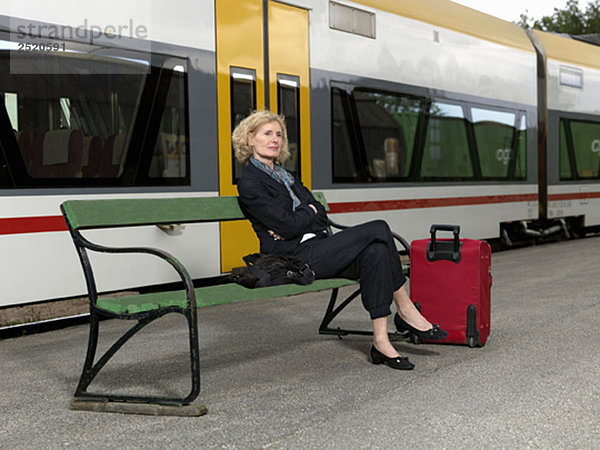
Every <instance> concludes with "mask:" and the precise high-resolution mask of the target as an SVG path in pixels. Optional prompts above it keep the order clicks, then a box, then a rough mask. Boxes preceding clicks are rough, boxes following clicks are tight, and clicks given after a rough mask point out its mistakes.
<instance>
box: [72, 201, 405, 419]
mask: <svg viewBox="0 0 600 450" xmlns="http://www.w3.org/2000/svg"><path fill="white" fill-rule="evenodd" d="M315 196H316V197H317V198H318V199H319V201H321V202H322V203H323V205H325V207H326V208H327V202H326V201H325V197H324V196H323V195H322V194H321V193H316V194H315ZM61 211H62V213H63V216H64V218H65V221H66V223H67V225H68V227H69V231H70V233H71V236H72V238H73V242H74V244H75V248H76V250H77V253H78V255H79V258H80V260H81V264H82V267H83V272H84V275H85V279H86V283H87V289H88V296H89V301H90V335H89V342H88V348H87V355H86V358H85V363H84V367H83V372H82V374H81V377H80V380H79V384H78V386H77V389H76V391H75V395H74V399H73V401H72V402H71V408H72V409H85V410H94V411H116V412H125V413H127V412H132V413H142V414H144V413H145V414H174V415H201V414H204V413H205V412H206V408H205V407H204V406H202V405H194V404H191V402H192V401H193V400H194V399H196V397H197V396H198V394H199V392H200V365H199V344H198V327H197V318H196V309H197V308H198V307H203V306H212V305H219V304H224V303H231V302H239V301H246V300H256V299H261V298H275V297H284V296H290V295H297V294H302V293H307V292H316V291H323V290H331V291H332V292H331V298H330V301H329V304H328V306H327V310H326V313H325V316H324V318H323V321H322V323H321V325H320V327H319V332H320V333H322V334H337V335H339V336H343V335H346V334H371V332H368V331H360V330H344V329H339V328H336V329H332V328H330V327H329V324H330V323H331V321H332V320H333V318H334V317H336V316H337V315H338V314H339V313H340V311H342V310H343V309H344V308H345V307H346V306H347V305H348V304H349V303H350V302H351V301H352V300H353V299H354V298H356V297H357V296H358V295H359V294H360V289H357V290H356V291H355V292H353V293H352V294H351V295H350V296H349V297H348V298H346V299H345V300H344V301H342V302H341V303H340V304H339V305H337V306H336V303H337V297H338V292H339V289H340V288H341V287H344V286H351V285H356V284H357V283H356V281H354V280H348V279H343V278H335V279H326V280H316V281H315V282H313V283H312V284H310V285H308V286H300V285H295V284H287V285H282V286H271V287H265V288H258V289H247V288H245V287H243V286H240V285H238V284H235V283H226V284H218V285H213V286H206V287H199V288H194V284H193V280H192V278H191V276H190V274H189V273H188V271H187V270H186V268H185V267H184V266H183V265H182V264H181V262H180V261H179V260H177V258H175V257H174V256H172V255H170V254H169V253H167V252H165V251H163V250H160V249H156V248H147V247H127V248H115V247H107V246H104V245H99V244H96V243H93V242H91V241H89V240H88V239H86V238H85V237H84V236H83V235H82V234H81V231H82V230H89V229H99V228H114V227H133V226H144V225H168V224H185V223H198V222H205V223H206V222H220V221H229V220H240V219H244V215H243V213H242V211H241V209H240V208H239V205H238V202H237V197H210V198H207V197H204V198H160V199H111V200H72V201H66V202H64V203H63V204H62V205H61ZM331 224H332V225H333V226H334V227H336V228H344V227H343V226H341V225H338V224H335V223H333V222H331ZM395 237H396V239H398V240H399V241H400V242H401V244H402V246H403V247H404V250H403V251H402V252H400V253H404V254H406V253H407V251H408V245H407V244H406V242H405V241H404V240H403V239H402V238H401V237H400V236H397V235H395ZM88 251H94V252H103V253H145V254H150V255H154V256H157V257H159V258H162V259H163V260H164V261H165V262H166V263H167V264H170V265H171V266H172V267H173V268H174V269H175V270H176V271H177V273H178V274H179V276H180V278H181V281H182V282H183V286H184V287H185V288H184V289H182V290H177V291H166V292H158V293H146V294H139V295H128V296H115V297H99V296H98V290H97V287H96V283H95V280H94V273H93V269H92V266H91V264H90V261H89V258H88ZM171 312H174V313H180V314H183V315H184V316H185V318H186V319H187V324H188V329H189V348H190V365H191V378H192V383H191V385H192V386H191V390H190V392H189V394H188V395H186V396H185V397H181V398H169V397H158V396H128V395H114V394H110V393H108V394H103V393H94V392H88V390H87V389H88V386H89V385H90V383H91V382H92V380H93V379H94V377H95V376H96V375H97V374H98V372H99V371H100V369H102V367H103V366H104V365H105V364H106V363H107V361H108V360H109V359H110V358H111V357H112V356H113V355H114V354H115V353H116V352H117V351H118V350H119V348H121V347H122V346H123V344H125V342H127V340H128V339H130V338H131V337H132V336H133V335H134V334H135V333H137V332H138V331H139V330H141V329H142V328H143V327H144V326H145V325H147V324H149V323H150V322H152V321H153V320H155V319H157V318H159V317H161V316H163V315H165V314H168V313H171ZM107 317H108V318H116V319H126V320H132V321H136V323H135V324H134V325H133V326H132V327H131V328H130V329H129V330H128V331H127V332H126V333H125V334H124V335H123V336H121V337H120V338H119V339H118V340H117V341H116V342H115V343H114V344H113V345H112V346H111V347H110V348H109V349H108V350H107V351H106V352H105V353H104V355H102V356H101V357H100V358H98V359H97V361H96V347H97V342H98V331H99V323H100V320H101V319H102V318H107Z"/></svg>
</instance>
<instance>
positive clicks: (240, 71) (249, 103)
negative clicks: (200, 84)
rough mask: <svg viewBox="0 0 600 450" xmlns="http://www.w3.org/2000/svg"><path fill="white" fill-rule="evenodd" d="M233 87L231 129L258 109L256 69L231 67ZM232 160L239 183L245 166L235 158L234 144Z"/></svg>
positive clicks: (234, 174)
mask: <svg viewBox="0 0 600 450" xmlns="http://www.w3.org/2000/svg"><path fill="white" fill-rule="evenodd" d="M230 70H231V71H230V86H231V87H230V89H231V94H230V95H231V130H232V131H233V130H235V127H237V126H238V124H239V123H240V122H241V121H242V120H243V119H244V118H246V117H248V116H249V115H250V113H252V111H254V110H255V109H256V71H254V70H252V69H244V68H241V67H231V69H230ZM231 161H232V163H231V164H232V171H233V177H232V179H233V183H234V184H237V180H239V179H240V177H241V176H242V173H244V166H243V165H242V164H240V163H239V162H238V161H237V159H235V151H234V149H233V145H232V147H231Z"/></svg>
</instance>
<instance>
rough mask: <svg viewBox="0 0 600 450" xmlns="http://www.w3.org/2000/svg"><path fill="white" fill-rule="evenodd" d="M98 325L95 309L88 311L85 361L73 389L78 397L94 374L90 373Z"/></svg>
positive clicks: (94, 353) (96, 344)
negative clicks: (88, 321)
mask: <svg viewBox="0 0 600 450" xmlns="http://www.w3.org/2000/svg"><path fill="white" fill-rule="evenodd" d="M98 325H99V319H98V314H97V313H96V312H95V311H91V312H90V335H89V338H88V348H87V353H86V355H85V362H84V363H83V371H82V372H81V377H80V378H79V384H78V385H77V389H76V390H75V397H79V396H80V395H81V394H82V393H83V392H85V390H86V389H87V387H88V386H89V384H90V383H91V382H92V380H93V379H94V376H95V375H92V369H93V367H94V359H95V356H96V348H97V347H98Z"/></svg>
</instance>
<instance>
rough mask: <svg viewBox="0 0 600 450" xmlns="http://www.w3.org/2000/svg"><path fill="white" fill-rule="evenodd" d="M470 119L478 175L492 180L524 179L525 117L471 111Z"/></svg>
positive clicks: (478, 110) (503, 112) (484, 110)
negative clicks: (478, 169)
mask: <svg viewBox="0 0 600 450" xmlns="http://www.w3.org/2000/svg"><path fill="white" fill-rule="evenodd" d="M471 116H472V121H473V131H474V134H475V142H476V144H477V151H478V155H479V161H480V163H481V174H482V176H483V177H484V178H492V179H497V178H511V179H523V178H525V175H526V167H527V166H526V148H527V122H526V117H525V114H524V113H523V112H519V113H517V112H507V111H498V110H490V109H483V108H472V109H471Z"/></svg>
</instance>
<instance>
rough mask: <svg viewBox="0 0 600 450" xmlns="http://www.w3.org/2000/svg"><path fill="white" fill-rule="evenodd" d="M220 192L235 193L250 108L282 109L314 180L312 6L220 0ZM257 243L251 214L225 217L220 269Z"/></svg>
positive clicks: (303, 167)
mask: <svg viewBox="0 0 600 450" xmlns="http://www.w3.org/2000/svg"><path fill="white" fill-rule="evenodd" d="M215 15H216V28H217V45H216V48H217V93H218V121H219V193H220V195H223V196H224V195H237V187H236V183H237V179H238V178H239V177H240V176H241V174H242V172H243V167H242V166H241V165H240V164H239V163H238V162H237V161H235V158H234V157H233V148H232V145H231V133H232V131H233V128H234V127H235V126H236V125H237V124H238V123H239V122H240V121H241V120H242V119H243V118H244V117H246V116H247V115H248V114H249V113H250V111H252V110H262V109H270V110H271V111H274V112H278V113H280V114H284V115H285V117H286V123H287V128H288V138H289V141H290V142H289V146H290V154H291V157H290V159H289V160H288V161H287V162H286V164H285V167H286V169H288V170H291V171H295V172H296V173H298V174H299V175H300V177H301V179H302V182H303V183H304V184H305V185H306V186H307V187H309V188H310V186H311V172H310V112H309V111H310V110H309V69H308V58H309V56H308V11H307V10H305V9H301V8H297V7H294V6H290V5H287V4H282V3H278V2H274V1H269V0H216V3H215ZM257 251H258V240H257V239H256V236H255V235H254V232H253V231H252V228H251V226H250V224H249V222H248V221H235V222H225V223H222V224H221V270H222V271H223V272H228V271H230V270H231V268H232V267H236V266H240V265H243V264H244V263H243V261H242V259H241V258H242V256H243V255H246V254H248V253H251V252H257Z"/></svg>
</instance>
